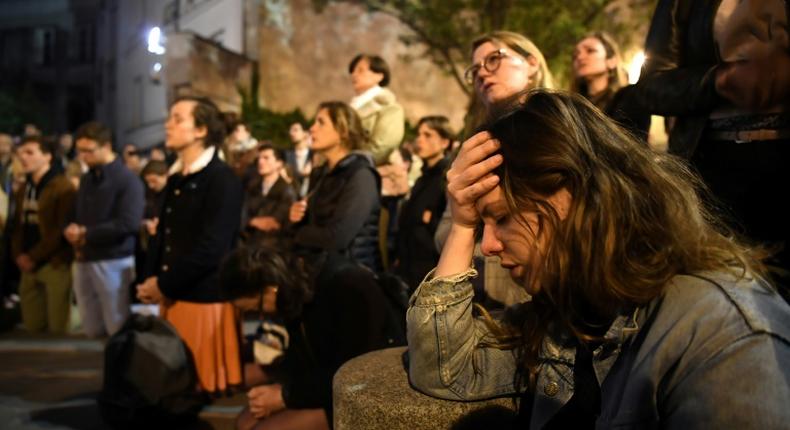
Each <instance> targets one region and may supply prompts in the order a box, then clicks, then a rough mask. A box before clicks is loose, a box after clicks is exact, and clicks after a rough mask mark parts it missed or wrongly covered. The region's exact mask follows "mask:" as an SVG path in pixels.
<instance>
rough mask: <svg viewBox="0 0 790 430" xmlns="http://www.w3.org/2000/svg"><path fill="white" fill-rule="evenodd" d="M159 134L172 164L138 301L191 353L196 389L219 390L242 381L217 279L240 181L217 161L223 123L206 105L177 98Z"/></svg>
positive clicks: (230, 313)
mask: <svg viewBox="0 0 790 430" xmlns="http://www.w3.org/2000/svg"><path fill="white" fill-rule="evenodd" d="M165 132H166V136H167V140H166V141H165V145H166V147H167V148H168V149H171V150H173V151H175V152H176V153H177V154H178V160H176V162H175V163H174V164H173V166H172V167H171V169H170V177H169V178H168V179H167V185H166V186H165V190H164V193H165V197H164V202H163V203H162V209H161V212H160V214H159V224H158V226H157V230H156V236H155V237H154V238H153V240H152V241H151V243H150V245H149V249H148V252H149V254H148V256H147V259H146V270H145V271H144V276H143V277H141V279H144V280H145V281H144V282H143V283H142V284H140V285H138V286H137V297H138V298H139V299H140V300H141V301H142V302H143V303H159V304H161V310H160V315H161V316H162V317H163V318H164V319H166V320H167V321H169V322H170V323H171V324H173V326H174V327H175V329H176V330H177V331H178V333H179V335H180V336H181V338H182V339H183V340H184V342H185V343H186V344H187V346H188V347H189V349H190V351H192V355H193V357H194V360H195V367H196V369H197V374H198V379H199V381H200V389H201V390H202V391H204V392H206V393H221V392H223V391H225V390H226V389H227V388H228V387H230V386H232V385H236V384H240V383H241V364H240V360H239V345H238V335H237V333H236V319H235V313H234V310H233V306H231V305H230V304H229V303H227V302H225V301H223V300H222V298H221V297H220V292H219V283H218V275H217V273H218V269H219V265H220V262H221V261H222V258H223V257H224V256H225V255H226V254H227V253H228V252H230V250H231V248H232V246H233V244H234V242H235V240H236V237H237V235H238V233H239V223H240V216H239V214H240V213H241V204H242V187H241V182H240V181H239V179H238V178H237V177H236V175H234V174H233V171H232V170H231V169H230V167H228V166H227V165H226V164H225V163H224V162H223V161H222V160H220V159H219V150H218V148H219V146H220V145H221V144H222V142H223V141H224V139H225V125H224V123H223V122H222V117H221V114H220V111H219V109H217V106H216V105H215V104H214V103H212V102H211V101H210V100H208V99H206V98H203V97H181V98H179V99H177V100H176V101H175V102H174V103H173V104H172V105H171V106H170V115H169V116H168V118H167V122H166V123H165Z"/></svg>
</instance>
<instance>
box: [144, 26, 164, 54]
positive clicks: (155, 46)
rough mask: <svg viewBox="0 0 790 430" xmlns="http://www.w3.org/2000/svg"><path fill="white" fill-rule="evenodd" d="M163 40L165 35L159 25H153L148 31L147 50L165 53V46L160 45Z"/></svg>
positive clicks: (153, 52) (154, 52)
mask: <svg viewBox="0 0 790 430" xmlns="http://www.w3.org/2000/svg"><path fill="white" fill-rule="evenodd" d="M164 40H165V35H164V34H162V30H161V29H160V28H159V27H154V28H152V29H151V30H149V31H148V52H150V53H152V54H156V55H162V54H164V53H165V47H164V46H163V45H162V43H164Z"/></svg>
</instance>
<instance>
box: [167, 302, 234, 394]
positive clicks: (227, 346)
mask: <svg viewBox="0 0 790 430" xmlns="http://www.w3.org/2000/svg"><path fill="white" fill-rule="evenodd" d="M159 312H160V315H161V316H162V318H164V319H165V320H167V321H168V322H169V323H170V324H172V325H173V327H175V329H176V330H177V331H178V334H179V335H180V336H181V339H183V340H184V343H186V344H187V347H189V349H190V351H192V356H193V357H194V360H195V368H196V370H197V376H198V380H199V382H200V389H201V390H202V391H205V392H208V393H215V392H222V391H224V390H226V389H227V388H228V387H230V386H232V385H239V384H241V382H242V369H241V356H240V355H239V336H238V324H237V323H236V312H235V310H234V308H233V305H231V304H230V303H192V302H178V301H177V302H170V303H169V304H167V305H162V306H161V307H160V310H159Z"/></svg>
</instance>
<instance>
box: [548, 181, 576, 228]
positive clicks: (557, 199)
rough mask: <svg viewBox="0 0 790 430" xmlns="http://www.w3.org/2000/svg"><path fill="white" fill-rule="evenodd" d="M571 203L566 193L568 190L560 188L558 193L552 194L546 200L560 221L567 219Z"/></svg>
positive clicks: (568, 193)
mask: <svg viewBox="0 0 790 430" xmlns="http://www.w3.org/2000/svg"><path fill="white" fill-rule="evenodd" d="M572 201H573V197H572V196H571V193H570V191H568V189H567V188H565V187H562V188H560V189H559V191H557V192H556V193H554V194H552V195H551V196H549V198H548V202H549V204H550V205H551V207H553V208H554V210H555V211H557V216H559V217H560V221H563V220H565V218H567V217H568V212H570V209H571V202H572Z"/></svg>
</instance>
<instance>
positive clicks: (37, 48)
mask: <svg viewBox="0 0 790 430" xmlns="http://www.w3.org/2000/svg"><path fill="white" fill-rule="evenodd" d="M33 62H34V63H35V64H37V65H39V66H51V65H52V64H53V63H54V62H55V30H54V29H52V28H37V29H35V30H34V31H33Z"/></svg>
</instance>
